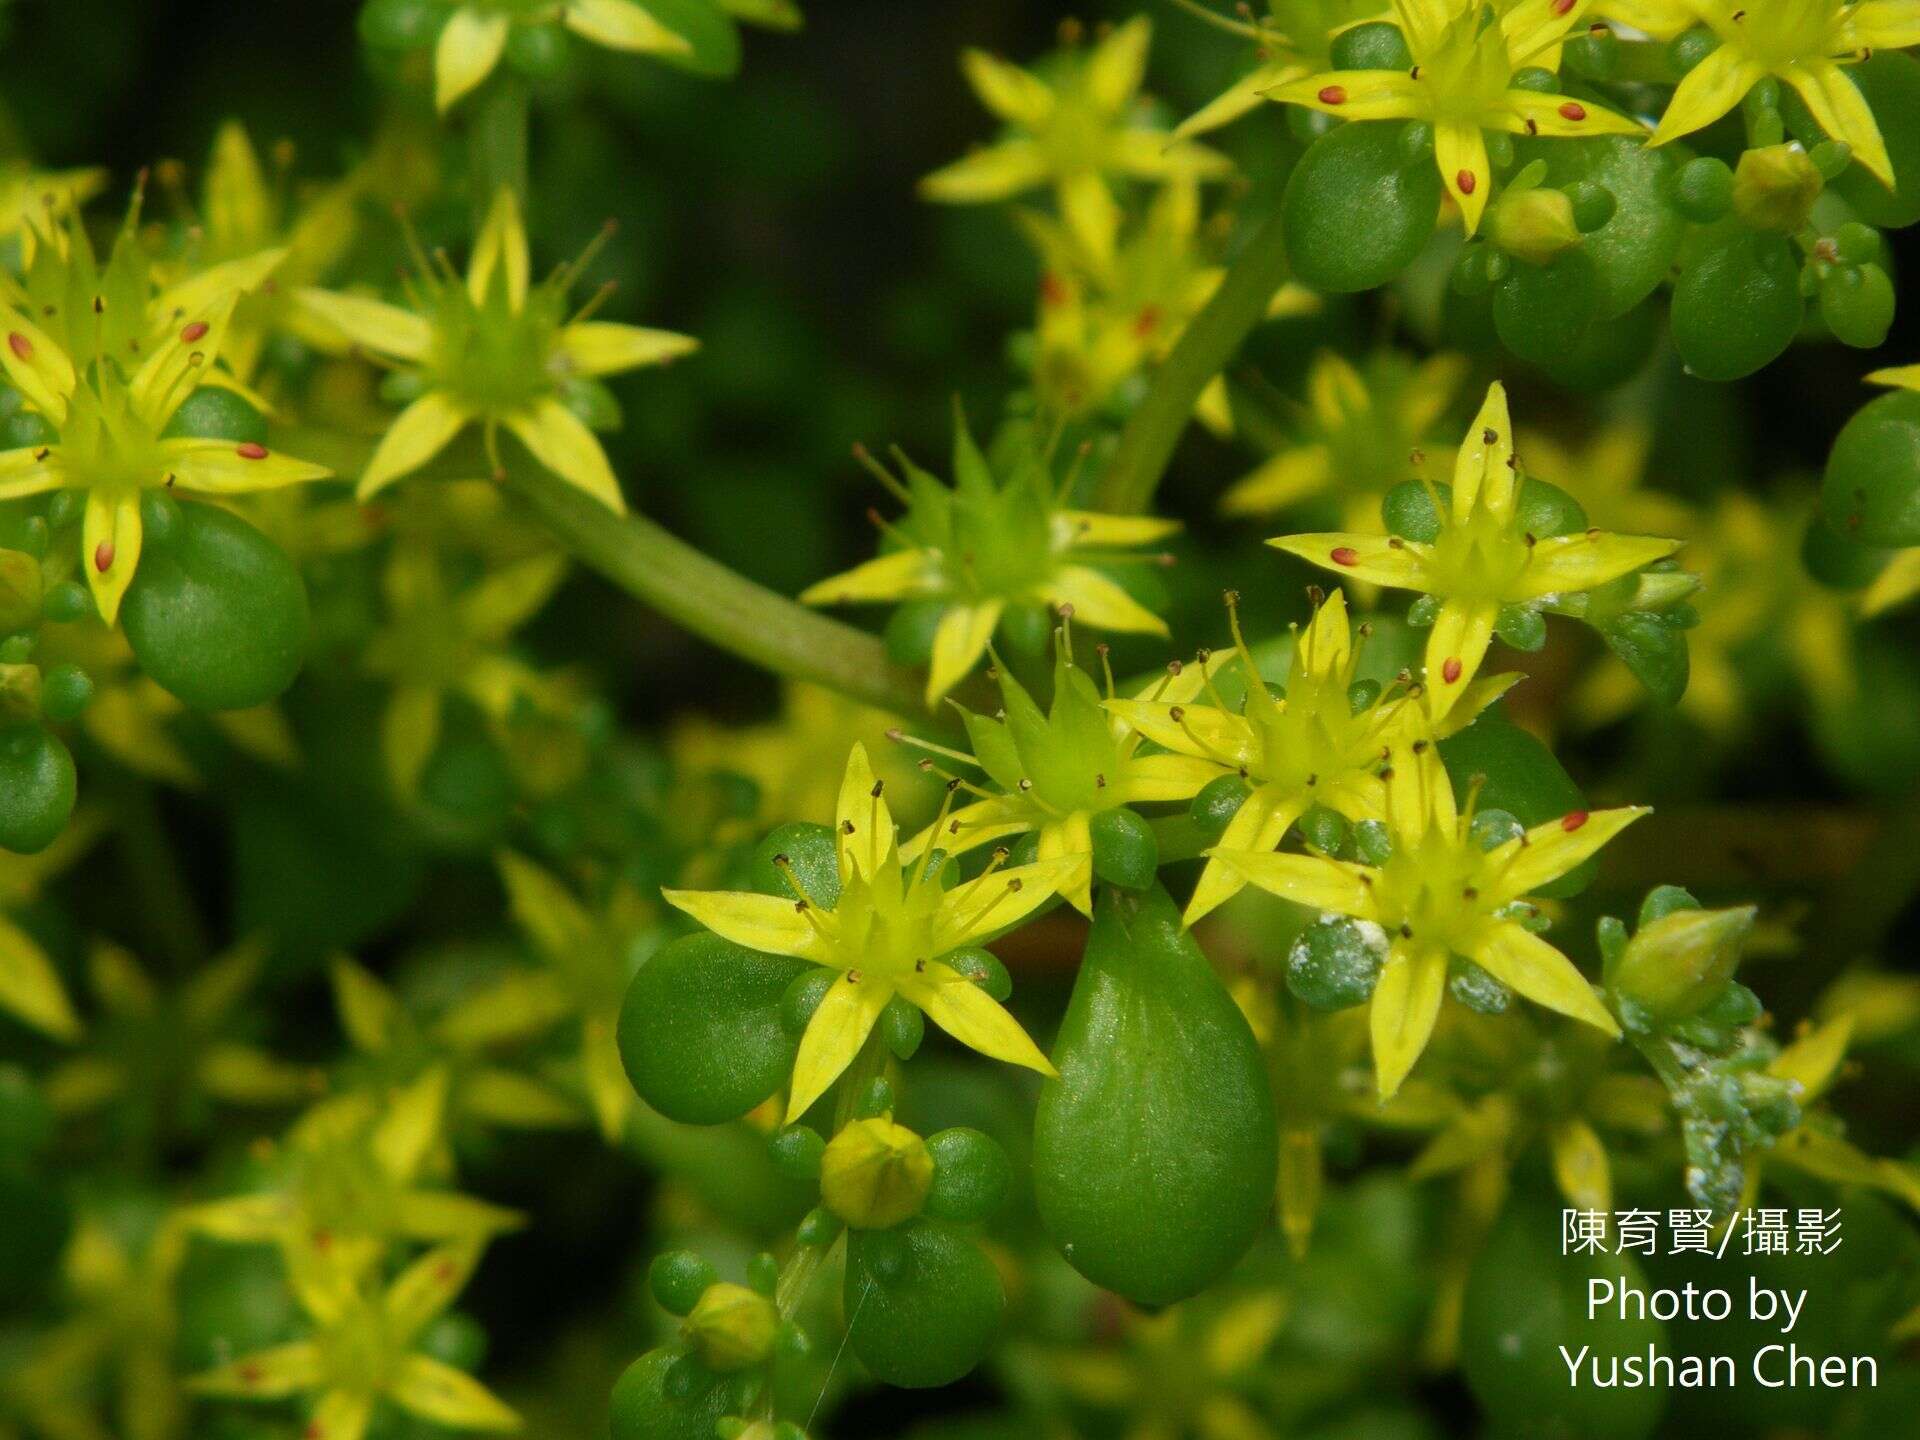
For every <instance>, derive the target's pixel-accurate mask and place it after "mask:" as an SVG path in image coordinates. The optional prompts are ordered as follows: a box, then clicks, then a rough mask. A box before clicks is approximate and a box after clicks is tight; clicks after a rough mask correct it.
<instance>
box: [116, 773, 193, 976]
mask: <svg viewBox="0 0 1920 1440" xmlns="http://www.w3.org/2000/svg"><path fill="white" fill-rule="evenodd" d="M118 788H119V790H120V793H119V794H118V795H117V796H116V797H115V801H116V803H115V805H114V813H115V815H116V817H117V820H118V825H119V839H120V845H121V849H122V850H123V852H124V853H125V856H126V861H127V870H128V875H129V880H130V882H131V884H132V887H133V896H134V899H135V900H136V902H137V903H138V905H139V907H140V918H141V920H142V921H143V922H144V923H145V924H146V926H147V929H148V932H149V943H150V944H152V945H153V947H154V950H155V952H156V954H157V955H158V956H159V957H160V958H161V959H163V960H164V961H165V962H166V964H167V965H168V967H169V970H170V973H171V974H173V975H174V976H176V977H178V976H183V975H188V974H191V973H192V972H193V971H194V970H195V969H197V968H198V967H199V966H200V965H202V964H204V963H205V961H206V958H207V955H208V953H209V951H210V949H211V946H210V942H209V941H208V938H207V930H206V926H205V925H204V924H203V923H202V922H201V919H200V913H199V911H198V910H196V909H195V908H194V903H193V895H192V892H191V891H189V890H188V888H187V880H186V875H185V874H184V872H182V870H181V869H180V863H179V857H178V854H177V852H176V851H175V850H174V846H173V842H172V841H171V840H170V839H169V838H168V836H167V832H166V827H165V825H164V824H163V823H162V822H161V819H160V807H159V804H158V803H157V802H156V800H155V798H154V792H153V786H152V785H150V784H148V783H147V782H145V781H143V780H133V779H129V780H128V781H127V782H126V783H125V784H124V785H121V786H119V787H118Z"/></svg>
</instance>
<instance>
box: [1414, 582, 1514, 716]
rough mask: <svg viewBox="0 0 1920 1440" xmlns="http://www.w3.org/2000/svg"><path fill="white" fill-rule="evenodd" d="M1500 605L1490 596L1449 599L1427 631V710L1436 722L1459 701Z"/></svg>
mask: <svg viewBox="0 0 1920 1440" xmlns="http://www.w3.org/2000/svg"><path fill="white" fill-rule="evenodd" d="M1499 614H1500V607H1499V605H1498V604H1496V603H1495V602H1494V601H1491V600H1449V601H1447V602H1446V603H1445V604H1444V605H1442V606H1441V607H1440V613H1439V614H1438V615H1437V616H1435V617H1434V621H1433V629H1432V630H1431V631H1430V632H1429V633H1428V635H1427V662H1426V664H1427V673H1426V684H1427V714H1428V715H1429V716H1430V717H1431V718H1432V719H1433V720H1434V721H1436V722H1438V721H1440V720H1443V719H1445V718H1446V716H1447V714H1448V712H1449V711H1451V710H1452V709H1453V707H1454V706H1455V705H1456V704H1458V703H1459V700H1460V697H1461V696H1462V695H1463V694H1465V693H1466V689H1467V686H1468V685H1469V684H1470V683H1471V682H1472V680H1473V677H1474V676H1475V675H1476V674H1477V673H1478V672H1479V669H1480V662H1481V661H1482V660H1484V659H1485V658H1486V655H1487V646H1488V645H1490V644H1491V643H1492V642H1493V622H1494V621H1495V620H1496V619H1497V618H1498V617H1499Z"/></svg>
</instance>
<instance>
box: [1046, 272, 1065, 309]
mask: <svg viewBox="0 0 1920 1440" xmlns="http://www.w3.org/2000/svg"><path fill="white" fill-rule="evenodd" d="M1040 299H1041V302H1042V303H1043V304H1047V305H1064V304H1066V302H1067V286H1066V282H1065V281H1063V280H1062V279H1061V278H1060V277H1059V276H1058V275H1055V274H1054V273H1053V272H1052V271H1051V270H1049V271H1048V272H1047V273H1046V274H1045V275H1042V276H1041V277H1040Z"/></svg>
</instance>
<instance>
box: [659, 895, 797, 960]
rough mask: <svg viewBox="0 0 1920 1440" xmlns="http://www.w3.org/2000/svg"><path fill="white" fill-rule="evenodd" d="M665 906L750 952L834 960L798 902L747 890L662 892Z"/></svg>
mask: <svg viewBox="0 0 1920 1440" xmlns="http://www.w3.org/2000/svg"><path fill="white" fill-rule="evenodd" d="M660 894H661V897H662V898H663V899H665V900H666V902H667V903H668V904H669V905H671V906H673V907H674V909H676V910H679V911H681V912H683V913H685V914H687V915H691V916H692V917H693V918H694V919H695V920H698V921H699V922H700V923H701V924H702V925H704V926H706V927H707V929H709V930H711V931H713V933H714V934H716V935H718V936H721V937H722V938H723V939H727V940H731V941H733V943H734V944H736V945H744V946H746V947H747V948H748V949H749V950H762V951H765V952H766V953H767V954H769V955H791V956H793V957H794V958H796V959H799V960H812V961H814V962H815V963H816V964H822V965H824V964H826V963H827V961H828V960H829V959H830V958H831V956H830V954H829V952H828V951H827V948H826V946H825V944H824V942H823V941H822V940H821V938H820V934H819V932H818V931H817V930H815V929H814V927H813V925H812V924H811V923H810V922H809V921H808V919H807V917H806V915H805V914H804V913H802V912H801V911H800V910H797V909H796V908H795V906H796V904H797V903H798V902H796V901H793V900H781V899H777V898H775V897H774V896H772V895H754V894H750V893H748V892H747V891H744V890H662V891H661V892H660Z"/></svg>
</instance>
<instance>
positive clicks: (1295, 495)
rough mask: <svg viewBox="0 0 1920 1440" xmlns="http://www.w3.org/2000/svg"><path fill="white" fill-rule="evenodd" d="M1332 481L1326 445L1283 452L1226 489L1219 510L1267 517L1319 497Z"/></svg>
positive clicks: (1227, 512) (1330, 462) (1330, 455)
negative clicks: (1290, 506)
mask: <svg viewBox="0 0 1920 1440" xmlns="http://www.w3.org/2000/svg"><path fill="white" fill-rule="evenodd" d="M1334 478H1335V477H1334V473H1333V454H1332V452H1331V451H1330V450H1328V449H1327V447H1326V446H1324V445H1303V446H1300V447H1299V448H1297V449H1288V450H1283V451H1281V452H1280V453H1279V454H1278V455H1275V456H1274V457H1273V458H1272V459H1270V460H1267V461H1266V462H1264V463H1263V464H1261V465H1260V466H1258V467H1257V468H1256V469H1254V470H1252V471H1250V472H1249V473H1248V474H1246V475H1244V476H1242V477H1241V478H1240V479H1238V480H1236V481H1235V482H1234V483H1233V484H1232V485H1231V486H1229V487H1228V489H1227V493H1226V494H1225V495H1223V496H1222V497H1221V498H1220V509H1221V510H1222V511H1223V512H1224V513H1225V514H1228V515H1268V514H1271V513H1273V512H1274V511H1276V510H1284V509H1286V508H1287V506H1289V505H1297V504H1298V503H1299V502H1300V501H1302V500H1305V499H1308V498H1310V497H1311V496H1314V495H1318V494H1319V493H1320V492H1321V491H1323V490H1326V489H1327V488H1328V487H1329V486H1331V485H1332V484H1333V482H1334Z"/></svg>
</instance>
